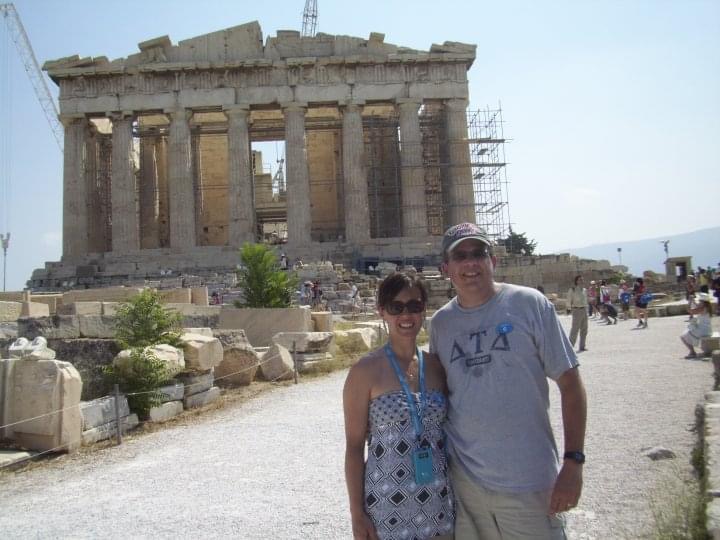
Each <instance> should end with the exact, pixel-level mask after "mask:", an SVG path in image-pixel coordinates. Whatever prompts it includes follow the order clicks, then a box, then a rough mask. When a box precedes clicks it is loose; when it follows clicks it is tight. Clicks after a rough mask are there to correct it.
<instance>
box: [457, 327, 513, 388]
mask: <svg viewBox="0 0 720 540" xmlns="http://www.w3.org/2000/svg"><path fill="white" fill-rule="evenodd" d="M511 331H512V325H511V324H510V323H502V324H499V325H498V326H497V327H495V328H483V329H479V330H475V331H473V332H470V333H467V334H460V335H459V336H457V337H456V338H455V340H454V341H453V344H452V350H451V351H450V365H451V366H452V365H453V364H455V363H456V362H458V361H459V362H460V365H462V369H463V370H464V371H465V372H466V373H467V372H468V371H469V370H470V369H471V368H474V367H476V366H481V365H483V364H490V363H491V362H492V361H493V352H497V351H511V350H512V349H511V347H510V338H509V335H510V332H511ZM473 374H474V375H476V376H481V375H482V370H481V369H479V370H474V371H473Z"/></svg>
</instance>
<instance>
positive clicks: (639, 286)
mask: <svg viewBox="0 0 720 540" xmlns="http://www.w3.org/2000/svg"><path fill="white" fill-rule="evenodd" d="M646 292H647V291H646V289H645V281H644V280H643V278H641V277H639V278H637V279H636V280H635V284H634V285H633V296H634V297H635V316H636V317H637V320H638V323H637V327H638V328H647V325H648V324H647V320H648V311H647V307H648V304H649V301H648V297H647V296H646Z"/></svg>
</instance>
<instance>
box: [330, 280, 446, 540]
mask: <svg viewBox="0 0 720 540" xmlns="http://www.w3.org/2000/svg"><path fill="white" fill-rule="evenodd" d="M426 302H427V290H426V289H425V286H424V285H423V283H422V281H420V280H419V279H417V277H416V276H415V277H413V276H409V275H407V274H404V273H396V274H391V275H390V276H388V277H387V278H386V279H385V280H384V281H383V282H382V284H381V285H380V287H379V289H378V298H377V310H378V313H379V314H380V316H381V317H382V319H383V321H385V324H386V325H387V330H388V335H389V339H388V343H387V344H386V345H385V346H384V347H381V348H379V349H377V350H375V351H373V352H371V353H370V354H368V355H367V356H365V357H363V358H361V359H360V360H359V361H358V362H357V363H356V364H355V365H354V366H353V367H352V368H351V369H350V372H349V373H348V376H347V380H346V381H345V388H344V390H343V407H344V411H345V439H346V444H345V480H346V483H347V488H348V494H349V497H350V515H351V518H352V529H353V538H355V539H358V538H361V539H379V540H382V539H390V538H418V539H427V538H443V539H445V540H450V539H451V538H452V537H453V523H454V518H455V510H454V501H453V492H452V490H451V488H450V485H449V481H448V477H447V461H446V456H445V433H444V431H443V428H442V426H443V423H444V421H445V417H446V414H447V400H446V393H447V391H446V385H445V373H444V371H443V368H442V366H441V365H440V362H439V361H438V359H437V357H436V356H435V355H431V354H423V353H422V352H421V351H420V349H419V348H418V347H417V343H416V340H417V335H418V332H420V329H421V328H422V326H423V322H424V320H425V304H426ZM366 446H367V460H366V459H365V450H366ZM417 516H426V517H425V518H424V519H418V517H417Z"/></svg>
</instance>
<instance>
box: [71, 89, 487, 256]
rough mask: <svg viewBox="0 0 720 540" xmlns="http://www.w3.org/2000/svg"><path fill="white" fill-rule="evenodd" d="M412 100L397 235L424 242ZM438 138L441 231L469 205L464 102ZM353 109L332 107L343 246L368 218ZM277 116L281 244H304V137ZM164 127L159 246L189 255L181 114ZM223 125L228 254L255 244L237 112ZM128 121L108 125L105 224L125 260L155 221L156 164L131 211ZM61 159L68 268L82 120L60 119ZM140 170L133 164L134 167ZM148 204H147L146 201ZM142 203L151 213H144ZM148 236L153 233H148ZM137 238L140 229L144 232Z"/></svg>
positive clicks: (82, 165) (76, 250)
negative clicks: (164, 225) (164, 213)
mask: <svg viewBox="0 0 720 540" xmlns="http://www.w3.org/2000/svg"><path fill="white" fill-rule="evenodd" d="M421 105H422V101H421V100H418V99H398V100H397V107H398V110H399V121H400V160H401V165H402V167H401V179H400V180H401V193H402V201H401V204H402V207H403V214H402V235H403V236H406V237H423V236H426V235H427V211H426V201H425V182H424V170H423V155H422V135H421V131H420V120H419V116H418V113H419V109H420V106H421ZM445 105H446V111H447V114H446V115H445V118H446V126H445V131H446V134H447V137H448V154H449V162H450V167H449V168H448V176H447V182H448V184H449V186H448V190H447V192H448V196H449V201H448V203H449V205H450V208H449V216H448V218H449V221H450V222H452V223H459V222H461V221H474V217H475V215H474V199H473V189H472V178H471V169H470V154H469V147H468V141H467V124H466V115H465V109H466V108H467V101H466V100H463V99H450V100H447V101H446V102H445ZM362 106H363V104H362V103H355V102H347V103H341V104H340V111H341V114H342V141H343V142H342V144H343V148H342V151H343V175H344V181H345V184H344V201H343V203H344V210H345V212H344V215H345V238H346V241H347V242H348V243H350V244H357V243H362V242H364V241H366V240H368V239H369V237H370V212H369V206H368V204H369V203H368V192H367V170H366V166H365V155H364V152H365V145H364V135H363V124H362ZM282 107H283V114H284V116H285V157H286V177H287V181H286V186H287V188H286V189H287V200H288V207H287V226H288V235H289V240H290V241H291V242H292V243H294V244H299V245H303V244H307V243H309V242H310V240H311V236H310V232H311V212H310V204H311V203H310V178H309V172H308V160H307V145H306V136H305V113H306V110H307V105H306V104H304V103H296V102H295V103H286V104H283V105H282ZM165 113H166V114H168V116H169V118H170V126H169V135H168V143H167V167H168V175H167V176H168V202H167V204H168V213H169V241H170V246H171V247H178V248H190V247H193V246H195V245H196V231H195V229H196V223H195V204H196V203H195V196H194V192H193V169H192V147H191V136H190V135H191V133H190V119H191V117H192V111H191V110H189V109H178V110H167V111H165ZM224 113H225V115H226V117H227V120H228V132H227V133H228V186H229V187H228V197H229V201H230V204H229V215H228V229H229V244H230V245H234V246H239V245H241V244H242V243H243V242H245V241H253V240H254V239H255V208H254V204H253V201H254V194H253V172H252V166H251V161H250V135H249V116H250V110H249V108H248V107H247V106H231V107H226V108H224ZM133 118H134V117H133V114H132V113H128V112H122V113H114V114H112V115H110V119H111V121H112V172H111V174H112V182H111V194H110V202H111V216H112V217H111V219H112V227H111V234H112V240H111V243H112V250H113V251H117V252H128V251H133V250H138V249H140V247H141V239H140V227H141V226H143V227H146V226H148V225H149V224H151V223H152V222H153V217H156V216H157V215H158V212H157V204H158V201H157V193H158V192H159V191H160V190H159V187H158V186H157V179H158V174H157V161H156V160H157V155H153V158H152V159H149V158H146V159H144V160H143V166H144V167H148V166H149V167H152V168H154V170H152V171H144V174H143V178H142V185H141V187H140V197H141V199H143V200H144V203H143V205H142V208H138V201H137V197H136V190H135V175H134V170H133V162H132V150H133V148H132V144H133V140H132V124H133ZM62 120H63V124H64V127H65V156H64V174H63V182H64V188H63V199H64V202H63V207H64V208H63V214H64V216H63V255H64V256H65V257H69V258H74V257H78V256H81V255H83V254H85V253H87V251H88V242H87V239H88V224H89V216H88V208H87V204H86V200H87V197H88V193H87V186H88V181H87V178H88V175H89V174H91V171H90V169H91V168H92V169H94V166H95V165H94V163H92V158H91V155H92V154H93V153H92V152H91V150H90V147H89V144H88V140H89V137H90V133H91V132H90V128H89V124H88V122H87V120H86V119H85V118H84V117H79V116H78V117H72V116H63V117H62ZM141 160H142V158H141ZM153 197H154V198H153ZM149 202H152V204H149ZM154 226H155V227H157V223H155V225H154ZM144 230H145V229H144Z"/></svg>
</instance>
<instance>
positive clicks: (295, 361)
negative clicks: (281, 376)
mask: <svg viewBox="0 0 720 540" xmlns="http://www.w3.org/2000/svg"><path fill="white" fill-rule="evenodd" d="M292 355H293V376H294V377H295V384H297V383H298V362H297V352H296V350H295V341H293V350H292Z"/></svg>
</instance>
